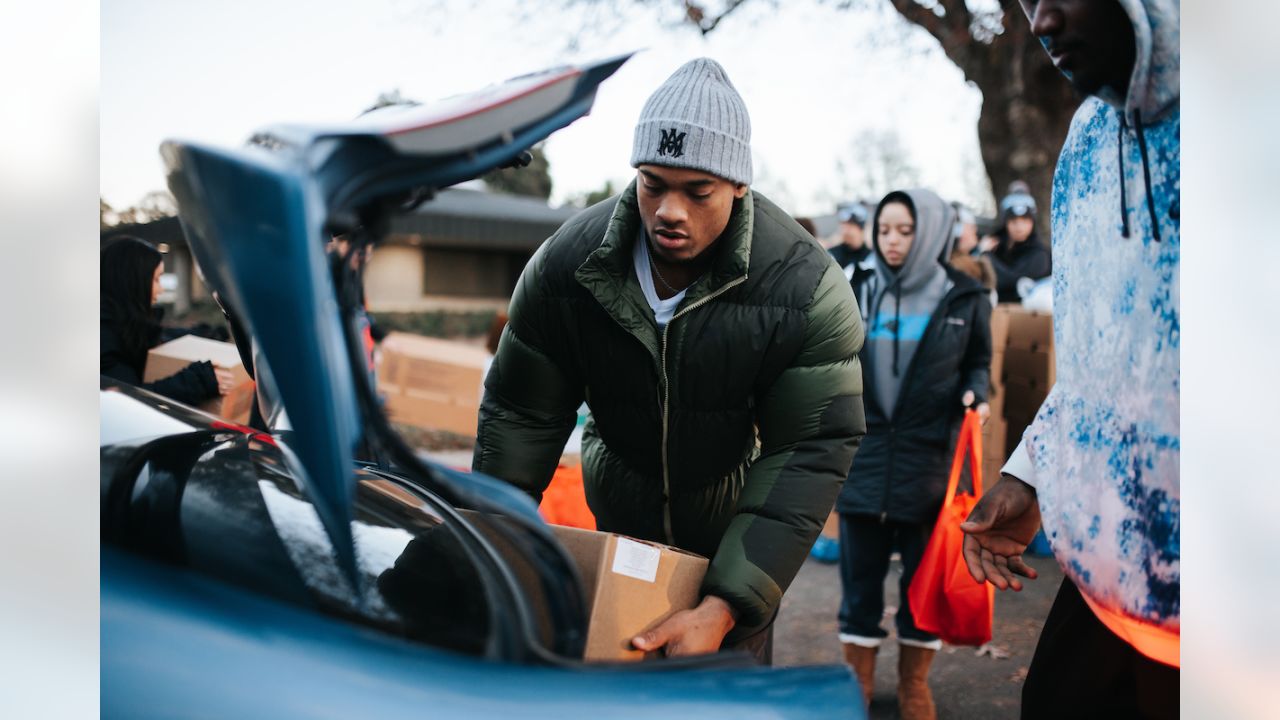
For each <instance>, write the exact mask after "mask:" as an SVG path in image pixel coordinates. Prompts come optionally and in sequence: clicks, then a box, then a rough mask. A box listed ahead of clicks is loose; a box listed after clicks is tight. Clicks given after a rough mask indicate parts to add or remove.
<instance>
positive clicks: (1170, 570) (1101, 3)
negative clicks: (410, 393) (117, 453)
mask: <svg viewBox="0 0 1280 720" xmlns="http://www.w3.org/2000/svg"><path fill="white" fill-rule="evenodd" d="M1022 5H1023V8H1024V10H1025V11H1026V14H1027V17H1028V18H1029V19H1030V22H1031V27H1032V31H1033V33H1034V34H1035V35H1036V36H1037V37H1039V38H1040V39H1041V41H1042V42H1043V43H1044V44H1045V47H1046V49H1047V51H1048V52H1049V54H1050V55H1051V57H1052V58H1053V59H1054V61H1055V63H1057V64H1058V65H1059V67H1061V68H1062V69H1063V70H1064V72H1066V74H1067V76H1068V78H1069V79H1070V81H1071V82H1072V84H1073V85H1075V87H1076V88H1077V89H1078V90H1079V91H1080V92H1081V94H1082V95H1083V96H1085V97H1086V100H1085V101H1084V103H1083V105H1082V106H1081V109H1080V111H1079V113H1078V115H1077V118H1076V122H1074V123H1073V125H1072V130H1071V134H1070V136H1069V137H1068V139H1067V142H1066V146H1065V147H1064V149H1063V151H1062V157H1061V159H1060V160H1059V165H1058V170H1057V177H1056V179H1055V183H1054V189H1053V195H1052V198H1051V199H1050V203H1051V210H1050V216H1051V218H1052V237H1053V249H1052V262H1051V259H1050V257H1051V251H1050V248H1049V246H1048V245H1046V244H1045V242H1044V241H1043V240H1042V238H1041V233H1040V232H1038V229H1037V227H1036V220H1035V218H1036V215H1037V208H1038V205H1037V200H1036V198H1034V197H1033V196H1032V195H1031V193H1030V192H1029V190H1028V188H1027V186H1026V184H1025V183H1015V184H1014V185H1013V186H1011V187H1010V188H1009V189H1008V192H1007V193H1006V194H1005V195H1004V196H1003V197H1002V198H1001V199H1000V201H999V217H998V219H997V226H996V228H995V230H994V232H993V233H992V234H991V235H990V236H988V237H983V238H980V237H979V233H978V221H977V218H975V216H974V214H973V212H972V211H971V210H969V209H968V208H966V207H964V206H963V205H961V204H958V203H949V202H947V201H946V200H944V199H943V198H942V197H940V196H939V195H938V194H936V193H935V192H932V191H930V190H928V189H924V188H892V189H888V190H889V192H887V193H886V194H885V195H884V196H883V197H882V198H880V199H879V201H878V202H875V203H874V205H870V204H863V203H858V202H849V203H845V204H842V205H840V206H839V207H838V208H837V216H838V220H839V222H840V225H839V228H840V229H839V235H838V241H837V242H835V243H833V244H832V245H831V247H830V248H829V249H828V248H824V247H823V246H822V245H821V244H820V243H819V242H816V241H815V239H814V237H813V233H814V230H813V228H812V226H809V227H807V228H806V227H805V226H803V225H802V224H800V223H798V222H797V221H796V220H795V219H793V218H792V216H791V215H789V214H788V213H787V212H785V211H784V210H782V209H781V208H779V207H778V206H777V205H775V204H774V203H773V202H771V201H770V200H769V199H768V198H767V197H765V196H764V195H763V194H762V193H760V192H759V191H757V190H755V189H753V188H752V187H751V183H752V180H753V170H752V159H751V123H750V115H749V112H748V109H747V106H746V103H745V102H744V101H743V99H742V97H741V96H740V95H739V93H738V91H737V90H736V88H735V87H734V85H733V83H732V82H731V81H730V79H729V77H728V74H727V73H726V71H725V70H724V68H722V67H721V66H720V65H719V64H717V63H716V62H715V61H713V60H711V59H707V58H701V59H697V60H693V61H691V62H689V63H687V64H686V65H684V66H682V67H681V68H679V69H678V70H677V71H676V72H675V73H674V74H673V75H672V76H671V77H670V78H668V79H667V80H666V81H665V82H664V83H663V84H662V85H661V86H660V87H659V88H657V90H656V91H655V92H654V93H653V95H652V96H651V97H650V98H649V100H648V102H647V103H646V104H645V105H644V108H643V110H642V111H641V114H640V117H639V119H638V121H637V123H636V126H635V131H634V136H633V144H632V154H631V165H632V166H633V167H634V168H635V171H636V175H635V179H634V180H633V182H632V183H631V184H630V185H629V186H628V187H627V188H626V189H625V190H623V191H622V193H621V194H620V195H618V196H615V197H613V198H610V199H608V200H605V201H603V202H601V203H599V204H597V205H595V206H593V207H591V208H588V209H586V210H584V211H583V212H581V213H580V214H578V215H577V216H575V217H573V218H572V219H570V220H569V221H567V222H566V223H565V224H564V225H563V226H562V227H561V228H560V229H559V231H557V232H556V233H555V234H554V235H553V236H552V237H551V238H550V239H548V240H547V241H546V242H545V243H543V245H542V246H541V247H540V248H539V249H538V251H537V252H536V254H535V255H534V256H533V258H532V259H531V260H530V262H529V263H528V265H527V266H526V268H525V270H524V272H523V274H522V275H521V277H520V280H519V282H518V285H517V287H516V290H515V293H514V295H513V297H512V299H511V304H510V310H509V322H508V323H507V324H506V326H505V327H504V328H502V329H501V331H500V334H499V336H498V337H497V342H496V345H495V348H494V349H495V359H494V361H493V363H492V365H491V366H490V368H489V369H488V373H487V376H486V380H485V388H484V394H483V400H482V403H481V406H480V412H479V423H478V433H477V441H476V445H475V451H474V460H473V468H474V469H475V470H476V471H481V472H484V473H487V474H489V475H491V476H494V477H497V478H500V479H502V480H505V481H507V482H510V483H512V484H514V485H516V486H518V487H520V488H522V489H523V490H525V491H527V492H528V493H529V494H530V495H531V496H533V497H534V498H535V499H537V498H539V497H540V496H541V494H542V493H543V492H544V491H545V490H546V488H547V486H548V483H549V482H550V480H551V478H552V475H553V473H554V471H555V468H556V466H557V462H558V460H559V458H560V454H561V451H562V449H563V448H564V446H565V442H566V439H567V438H568V437H569V435H570V433H571V432H572V431H573V429H574V427H575V424H576V419H577V411H578V409H579V407H580V406H582V405H583V403H584V402H585V403H586V406H587V407H589V409H590V417H589V419H588V421H587V423H586V426H585V428H584V429H583V431H582V460H583V468H582V470H583V481H584V487H585V491H586V499H587V502H588V504H589V506H590V509H591V511H592V513H593V514H594V515H595V518H596V522H597V526H598V527H599V529H601V530H605V531H611V532H617V533H621V534H625V535H629V536H633V537H637V538H642V539H647V540H652V541H657V542H662V543H666V544H669V545H673V546H676V547H679V548H682V549H685V550H689V551H692V552H696V553H699V554H702V555H704V556H706V557H708V558H709V559H710V565H709V568H708V570H707V573H706V577H705V580H704V582H703V585H702V589H701V597H702V600H701V602H700V603H699V604H698V605H697V606H696V607H694V608H692V609H690V610H686V611H682V612H678V613H676V614H674V615H673V616H671V617H670V618H668V619H667V620H666V621H664V622H663V623H661V624H660V625H658V626H657V627H655V628H653V629H651V630H649V631H648V632H645V633H643V634H641V635H640V636H638V637H636V638H634V640H633V641H632V642H633V645H634V646H635V647H636V648H638V649H641V650H645V651H655V650H659V651H662V652H664V653H665V654H666V655H687V654H697V653H706V652H715V651H717V650H721V649H736V650H741V651H744V652H747V653H750V654H751V655H752V656H754V657H755V658H756V659H757V660H759V661H760V662H762V663H766V664H767V663H770V662H771V658H772V640H773V627H774V621H775V619H776V617H777V614H778V609H779V606H780V604H781V600H782V597H783V594H784V593H785V592H786V590H787V588H788V586H789V585H790V583H791V582H792V580H793V579H794V578H795V576H796V573H797V572H798V570H799V568H800V566H801V564H802V563H803V562H804V561H805V558H806V557H807V555H808V553H809V551H810V548H811V547H812V546H813V545H814V542H815V539H816V538H817V537H818V534H819V531H820V528H822V526H823V525H824V521H826V520H827V518H828V514H829V513H830V512H831V511H832V509H833V508H834V510H835V511H836V512H837V513H838V515H839V568H840V578H841V583H842V600H841V604H840V609H839V618H838V621H839V639H840V641H841V643H842V646H843V648H844V654H845V658H846V660H847V662H848V664H849V665H850V666H851V668H852V669H853V672H854V673H855V674H856V675H857V677H858V678H859V680H860V682H861V684H862V688H863V691H864V693H865V695H866V699H867V700H869V698H870V694H871V689H872V686H873V680H874V668H875V663H876V657H877V653H878V649H879V647H880V646H881V645H882V644H883V643H884V642H885V640H886V638H887V637H889V632H888V631H887V630H886V629H885V628H884V627H883V626H882V624H881V623H882V616H883V609H884V597H883V588H884V580H885V577H886V574H887V573H888V569H889V566H890V556H891V554H892V553H895V552H896V553H898V554H899V555H900V557H901V562H902V567H903V572H902V576H901V580H900V583H901V588H902V593H901V594H902V597H903V598H905V597H906V596H907V587H908V586H909V585H910V583H911V580H912V577H913V575H914V573H915V570H916V567H917V566H918V564H919V562H920V559H921V555H922V553H923V551H924V548H925V545H926V543H927V541H928V538H929V536H930V534H931V532H932V531H933V522H934V519H935V518H936V517H937V513H938V509H939V506H940V504H941V502H942V499H943V495H944V493H945V487H946V481H947V476H948V471H949V467H950V461H951V456H952V452H953V448H954V442H955V435H956V431H957V428H958V426H959V423H960V420H961V418H962V416H963V414H964V412H965V411H966V409H972V410H974V411H976V412H977V414H978V415H979V417H981V418H982V419H983V420H985V419H986V416H987V414H988V405H987V396H988V392H989V389H990V380H991V379H990V377H989V367H990V364H991V356H992V339H991V332H990V319H991V314H992V308H993V305H994V304H995V303H997V302H1017V301H1019V300H1020V299H1021V298H1022V297H1023V296H1024V295H1026V294H1027V292H1028V285H1029V284H1034V283H1035V282H1036V281H1039V280H1042V279H1044V278H1047V277H1049V276H1051V275H1052V276H1053V277H1054V280H1055V282H1054V296H1053V306H1054V312H1055V334H1056V341H1057V346H1058V353H1057V363H1058V365H1057V382H1056V384H1055V386H1054V387H1053V389H1052V392H1051V393H1050V395H1049V398H1048V399H1047V400H1046V401H1045V404H1044V406H1043V407H1042V408H1041V410H1040V412H1039V414H1038V415H1037V416H1036V419H1035V421H1034V422H1033V423H1032V424H1031V426H1030V427H1029V428H1028V430H1027V432H1026V434H1025V435H1024V438H1023V441H1022V443H1021V444H1020V445H1019V446H1018V447H1017V448H1016V450H1015V451H1014V453H1013V456H1012V458H1011V459H1010V460H1009V462H1008V464H1007V465H1006V466H1005V467H1004V471H1003V475H1002V478H1001V479H1000V480H999V482H997V483H995V484H994V486H993V487H990V488H989V489H988V492H987V494H986V495H984V496H983V498H982V499H981V501H980V502H979V504H978V506H977V507H976V508H975V509H974V511H973V514H972V516H971V517H970V518H969V521H968V522H966V523H965V524H964V525H963V526H962V529H963V530H964V532H965V533H967V535H966V540H965V561H966V563H967V566H968V568H969V571H970V573H971V575H972V576H973V578H974V580H975V581H976V582H990V583H992V584H993V585H994V586H995V587H997V588H999V589H1002V590H1003V589H1006V588H1011V589H1014V590H1018V589H1020V588H1021V584H1022V581H1023V579H1024V578H1025V579H1033V578H1034V577H1035V571H1034V570H1033V569H1032V568H1031V567H1030V566H1028V565H1027V564H1026V563H1024V562H1023V559H1022V553H1023V552H1024V551H1025V550H1026V547H1027V545H1028V543H1029V542H1030V541H1031V539H1032V536H1033V535H1034V534H1035V532H1036V530H1037V529H1039V528H1040V527H1041V526H1043V527H1044V530H1045V531H1046V534H1047V535H1048V537H1049V541H1050V544H1051V546H1052V548H1053V552H1054V554H1055V556H1056V557H1057V559H1058V561H1059V563H1060V564H1061V565H1062V567H1063V568H1064V571H1065V573H1066V575H1067V578H1066V580H1064V582H1063V585H1062V589H1061V590H1060V592H1059V594H1058V597H1057V600H1056V601H1055V604H1054V607H1053V610H1052V611H1051V614H1050V616H1049V618H1048V620H1047V623H1046V626H1045V630H1044V633H1043V635H1042V637H1041V640H1040V644H1039V646H1038V647H1037V651H1036V656H1035V659H1034V661H1033V663H1032V666H1031V670H1030V674H1029V676H1028V677H1027V680H1026V684H1025V689H1024V693H1023V703H1024V706H1023V714H1024V717H1056V716H1060V715H1062V714H1064V713H1070V714H1072V715H1085V716H1090V715H1111V714H1114V713H1120V714H1121V715H1122V716H1126V717H1127V716H1134V717H1170V716H1176V715H1177V698H1178V669H1177V668H1178V664H1179V659H1178V637H1179V564H1178V560H1179V557H1178V527H1179V525H1178V523H1179V500H1178V498H1179V475H1178V452H1179V446H1178V372H1179V366H1178V310H1179V301H1178V287H1177V280H1176V272H1177V265H1178V257H1179V233H1178V228H1179V216H1178V192H1179V191H1178V172H1179V171H1178V156H1179V145H1178V137H1179V135H1178V133H1179V119H1178V118H1179V115H1178V84H1177V83H1178V61H1177V38H1178V30H1177V23H1178V11H1177V5H1176V3H1171V2H1168V0H1119V1H1117V0H1090V1H1088V2H1076V3H1061V2H1053V1H1051V0H1043V1H1042V2H1038V3H1033V2H1029V1H1028V0H1023V2H1022ZM143 245H144V244H140V243H139V242H136V241H122V242H119V243H117V244H114V245H111V246H108V247H107V248H106V249H104V251H103V275H102V281H103V286H102V301H103V309H102V326H103V355H102V362H103V373H104V374H109V375H112V376H114V377H118V378H120V379H122V380H125V381H127V382H134V383H137V382H139V381H140V377H139V375H140V370H141V365H140V363H141V362H142V358H143V357H144V356H145V352H146V348H147V347H149V346H151V345H154V344H155V343H156V342H158V341H159V340H161V339H162V337H163V335H162V334H161V332H160V330H159V329H158V328H159V325H158V323H157V319H156V318H155V316H154V311H153V310H152V305H153V304H154V301H155V290H154V287H155V281H154V280H153V279H152V278H153V275H154V273H156V272H158V271H157V270H156V268H157V267H158V265H159V257H158V255H155V254H153V251H152V250H149V249H148V248H146V247H144V246H143ZM833 260H834V261H833ZM149 281H150V286H149V285H148V282H149ZM619 378H625V382H619ZM219 382H220V380H219V378H218V377H216V374H215V373H214V372H213V370H212V368H209V367H206V366H202V365H200V364H195V365H193V366H191V367H189V368H187V369H185V370H183V371H182V373H179V376H175V377H174V378H170V379H168V380H166V381H163V383H162V384H163V385H164V387H160V386H159V385H157V387H156V389H158V390H159V391H161V392H167V393H179V394H182V397H192V398H197V397H198V398H203V397H207V396H209V395H210V394H212V393H216V392H218V389H219V387H220V385H219ZM179 394H174V395H173V397H176V398H179V399H182V397H179ZM895 624H896V637H897V643H898V645H899V654H898V659H899V662H898V678H899V680H898V699H899V708H900V711H901V713H902V716H903V717H907V718H930V717H934V715H935V709H934V702H933V699H932V696H931V693H930V690H929V686H928V674H929V669H930V665H931V663H932V660H933V657H934V655H935V653H936V652H937V651H938V649H939V648H940V647H941V641H940V640H939V639H938V638H937V637H936V636H935V635H932V634H930V633H928V632H925V631H922V630H921V629H919V628H918V627H916V625H915V622H914V619H913V614H912V611H911V607H910V605H909V604H908V603H907V602H905V600H904V602H903V603H902V607H901V608H899V610H898V612H897V614H896V620H895Z"/></svg>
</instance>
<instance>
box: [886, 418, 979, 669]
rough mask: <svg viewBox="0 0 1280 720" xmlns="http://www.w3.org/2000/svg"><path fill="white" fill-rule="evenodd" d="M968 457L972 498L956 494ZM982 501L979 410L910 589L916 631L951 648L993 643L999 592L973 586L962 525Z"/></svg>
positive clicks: (967, 424)
mask: <svg viewBox="0 0 1280 720" xmlns="http://www.w3.org/2000/svg"><path fill="white" fill-rule="evenodd" d="M966 452H967V453H968V455H969V473H970V475H972V477H973V494H972V495H970V494H968V493H964V494H960V495H957V494H956V488H957V486H958V485H959V483H960V469H961V468H962V467H963V466H964V457H965V454H966ZM980 497H982V422H981V421H980V420H979V419H978V413H977V412H976V411H974V410H966V411H965V414H964V424H963V425H961V426H960V438H959V439H958V440H957V441H956V456H955V458H954V459H953V460H952V461H951V479H950V480H949V481H948V482H947V498H946V500H944V501H943V502H942V510H941V512H939V513H938V522H937V523H936V524H935V525H934V526H933V534H932V535H931V536H930V537H929V544H928V545H927V546H926V547H925V550H924V556H923V557H922V558H921V559H920V566H919V567H918V568H916V574H915V577H913V578H912V579H911V586H910V588H908V590H907V597H908V599H909V600H910V602H911V614H912V616H913V617H914V618H915V621H916V627H918V628H920V629H921V630H924V631H925V632H927V633H931V634H933V635H937V636H938V637H940V638H942V639H943V640H944V641H945V642H948V643H951V644H952V645H982V644H983V643H986V642H990V640H991V621H992V612H993V610H994V607H995V590H994V588H992V586H991V585H989V584H987V583H977V582H974V580H973V578H972V577H970V576H969V570H968V569H967V568H966V567H965V563H964V554H963V552H962V549H961V545H962V543H963V542H964V533H962V532H961V531H960V523H962V522H964V521H965V519H966V518H968V517H969V512H970V511H971V510H973V506H974V505H976V504H977V503H978V498H980Z"/></svg>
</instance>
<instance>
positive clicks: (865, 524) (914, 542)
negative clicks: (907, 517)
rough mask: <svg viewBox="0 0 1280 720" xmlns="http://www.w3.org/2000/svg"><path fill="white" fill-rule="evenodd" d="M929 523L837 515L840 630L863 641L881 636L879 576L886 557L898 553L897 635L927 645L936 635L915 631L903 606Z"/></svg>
mask: <svg viewBox="0 0 1280 720" xmlns="http://www.w3.org/2000/svg"><path fill="white" fill-rule="evenodd" d="M932 531H933V523H925V524H919V523H902V522H893V521H886V522H881V521H880V519H879V518H877V517H871V516H867V515H845V514H843V513H841V515H840V586H841V588H842V589H843V591H844V593H843V597H842V598H841V601H840V632H841V633H842V634H846V635H858V636H860V637H864V638H885V637H888V636H889V633H888V632H887V631H885V630H884V629H883V628H881V627H880V620H881V618H882V617H883V615H884V577H885V575H886V574H888V572H889V555H890V554H891V553H892V552H893V551H894V549H895V548H896V549H897V550H898V552H899V553H900V554H901V555H902V579H901V580H900V581H899V582H898V590H899V595H900V599H899V601H898V615H897V627H898V637H899V638H902V639H904V640H915V641H919V642H932V641H934V640H937V637H935V636H933V635H930V634H929V633H926V632H924V631H922V630H920V629H918V628H916V625H915V621H914V619H913V618H912V616H911V604H910V603H908V602H907V588H908V587H909V586H910V585H911V578H912V577H913V576H915V574H916V567H917V566H919V565H920V557H921V556H922V555H924V548H925V545H927V544H928V543H929V534H930V533H931V532H932Z"/></svg>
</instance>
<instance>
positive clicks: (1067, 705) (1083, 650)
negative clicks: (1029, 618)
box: [1022, 578, 1179, 720]
mask: <svg viewBox="0 0 1280 720" xmlns="http://www.w3.org/2000/svg"><path fill="white" fill-rule="evenodd" d="M1178 676H1179V671H1178V668H1175V667H1170V666H1168V665H1165V664H1164V663H1160V662H1156V661H1155V660H1152V659H1151V658H1148V657H1147V656H1145V655H1143V654H1142V653H1140V652H1138V651H1137V650H1134V649H1133V648H1132V647H1131V646H1130V645H1129V644H1128V643H1126V642H1125V641H1124V640H1121V639H1120V638H1119V637H1118V636H1116V634H1115V633H1113V632H1111V631H1110V630H1108V629H1107V626H1106V625H1103V624H1102V621H1101V620H1099V619H1098V618H1097V616H1096V615H1094V614H1093V611H1092V610H1090V609H1089V606H1088V605H1087V604H1085V601H1084V598H1082V597H1080V591H1079V590H1078V589H1077V588H1076V586H1075V583H1073V582H1071V580H1070V578H1064V579H1063V581H1062V587H1060V588H1059V589H1058V597H1057V598H1056V599H1055V600H1054V601H1053V608H1052V609H1051V610H1050V611H1049V617H1048V619H1046V620H1045V623H1044V629H1042V630H1041V631H1040V642H1039V643H1037V644H1036V654H1035V657H1033V658H1032V659H1031V669H1030V671H1029V672H1028V673H1027V680H1026V683H1025V684H1024V685H1023V686H1022V717H1023V718H1025V719H1026V720H1039V719H1040V718H1058V717H1062V718H1066V717H1070V718H1086V717H1122V718H1176V717H1178V679H1179V677H1178Z"/></svg>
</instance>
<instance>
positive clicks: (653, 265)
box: [643, 238, 698, 295]
mask: <svg viewBox="0 0 1280 720" xmlns="http://www.w3.org/2000/svg"><path fill="white" fill-rule="evenodd" d="M643 242H644V249H645V252H646V253H647V254H648V255H649V267H651V268H653V274H654V276H656V277H657V278H658V282H660V283H662V287H664V288H666V289H667V292H669V293H671V294H672V295H679V294H680V293H681V292H684V291H683V290H677V289H675V288H673V287H671V283H669V282H667V279H666V278H664V277H662V271H661V270H659V269H658V263H657V262H656V261H655V260H654V259H653V248H652V247H650V246H649V238H644V239H643ZM697 281H698V280H697V278H694V281H693V282H697ZM692 284H693V283H689V285H692ZM688 289H689V288H688V286H686V287H685V290H688Z"/></svg>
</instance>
